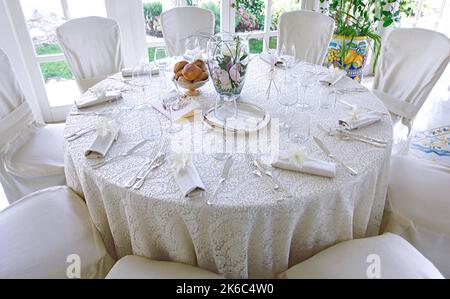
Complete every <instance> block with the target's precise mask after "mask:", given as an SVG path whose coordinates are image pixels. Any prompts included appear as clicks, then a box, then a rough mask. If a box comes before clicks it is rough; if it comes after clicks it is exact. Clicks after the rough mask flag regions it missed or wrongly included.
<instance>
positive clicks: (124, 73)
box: [122, 68, 159, 77]
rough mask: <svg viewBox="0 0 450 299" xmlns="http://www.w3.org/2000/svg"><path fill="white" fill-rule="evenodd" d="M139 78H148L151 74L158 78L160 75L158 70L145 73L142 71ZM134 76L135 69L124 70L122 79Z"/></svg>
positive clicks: (154, 69)
mask: <svg viewBox="0 0 450 299" xmlns="http://www.w3.org/2000/svg"><path fill="white" fill-rule="evenodd" d="M138 74H139V76H147V75H149V74H151V75H152V76H156V75H159V69H158V68H153V69H152V70H151V71H148V70H147V71H144V70H141V71H139V73H138ZM132 76H133V69H132V68H124V69H122V77H132Z"/></svg>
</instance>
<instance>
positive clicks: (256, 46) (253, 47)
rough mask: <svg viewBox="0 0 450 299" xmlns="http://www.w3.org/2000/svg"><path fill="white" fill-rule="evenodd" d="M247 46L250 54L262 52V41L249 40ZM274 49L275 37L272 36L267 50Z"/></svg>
mask: <svg viewBox="0 0 450 299" xmlns="http://www.w3.org/2000/svg"><path fill="white" fill-rule="evenodd" d="M248 45H249V49H250V53H252V54H257V53H261V52H262V51H263V45H264V40H263V39H256V38H251V39H249V41H248ZM276 47H277V38H276V37H275V36H273V37H271V38H270V39H269V48H270V49H276Z"/></svg>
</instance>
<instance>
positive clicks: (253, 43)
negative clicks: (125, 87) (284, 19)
mask: <svg viewBox="0 0 450 299" xmlns="http://www.w3.org/2000/svg"><path fill="white" fill-rule="evenodd" d="M249 46H250V53H253V54H256V53H261V52H262V49H263V40H262V39H250V40H249ZM269 47H270V48H271V49H276V47H277V38H276V37H271V38H270V41H269ZM155 49H156V48H148V60H149V61H150V62H152V61H153V60H154V59H155ZM158 58H163V57H158Z"/></svg>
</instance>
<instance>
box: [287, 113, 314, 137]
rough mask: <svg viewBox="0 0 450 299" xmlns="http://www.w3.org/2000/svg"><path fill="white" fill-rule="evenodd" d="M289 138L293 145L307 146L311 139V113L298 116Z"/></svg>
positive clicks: (290, 130)
mask: <svg viewBox="0 0 450 299" xmlns="http://www.w3.org/2000/svg"><path fill="white" fill-rule="evenodd" d="M288 136H289V139H290V140H291V142H293V143H296V144H305V143H306V142H307V141H308V140H309V139H310V137H311V115H310V114H309V113H299V114H297V115H296V117H295V120H294V122H293V124H292V126H291V128H290V129H289V133H288Z"/></svg>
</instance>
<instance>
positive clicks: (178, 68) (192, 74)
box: [173, 59, 209, 96]
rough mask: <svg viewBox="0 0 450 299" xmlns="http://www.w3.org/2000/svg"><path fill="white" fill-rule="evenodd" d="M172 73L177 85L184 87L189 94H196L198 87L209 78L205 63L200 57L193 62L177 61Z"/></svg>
mask: <svg viewBox="0 0 450 299" xmlns="http://www.w3.org/2000/svg"><path fill="white" fill-rule="evenodd" d="M173 73H174V80H176V81H177V83H178V86H180V87H182V88H184V89H186V94H187V95H189V96H196V95H198V94H199V93H200V92H199V91H198V89H199V88H200V87H202V86H203V85H205V83H206V82H208V79H209V75H208V70H207V69H206V64H205V62H204V61H203V60H201V59H197V60H195V61H193V62H188V61H186V60H181V61H178V62H177V63H176V64H175V66H174V68H173Z"/></svg>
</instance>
